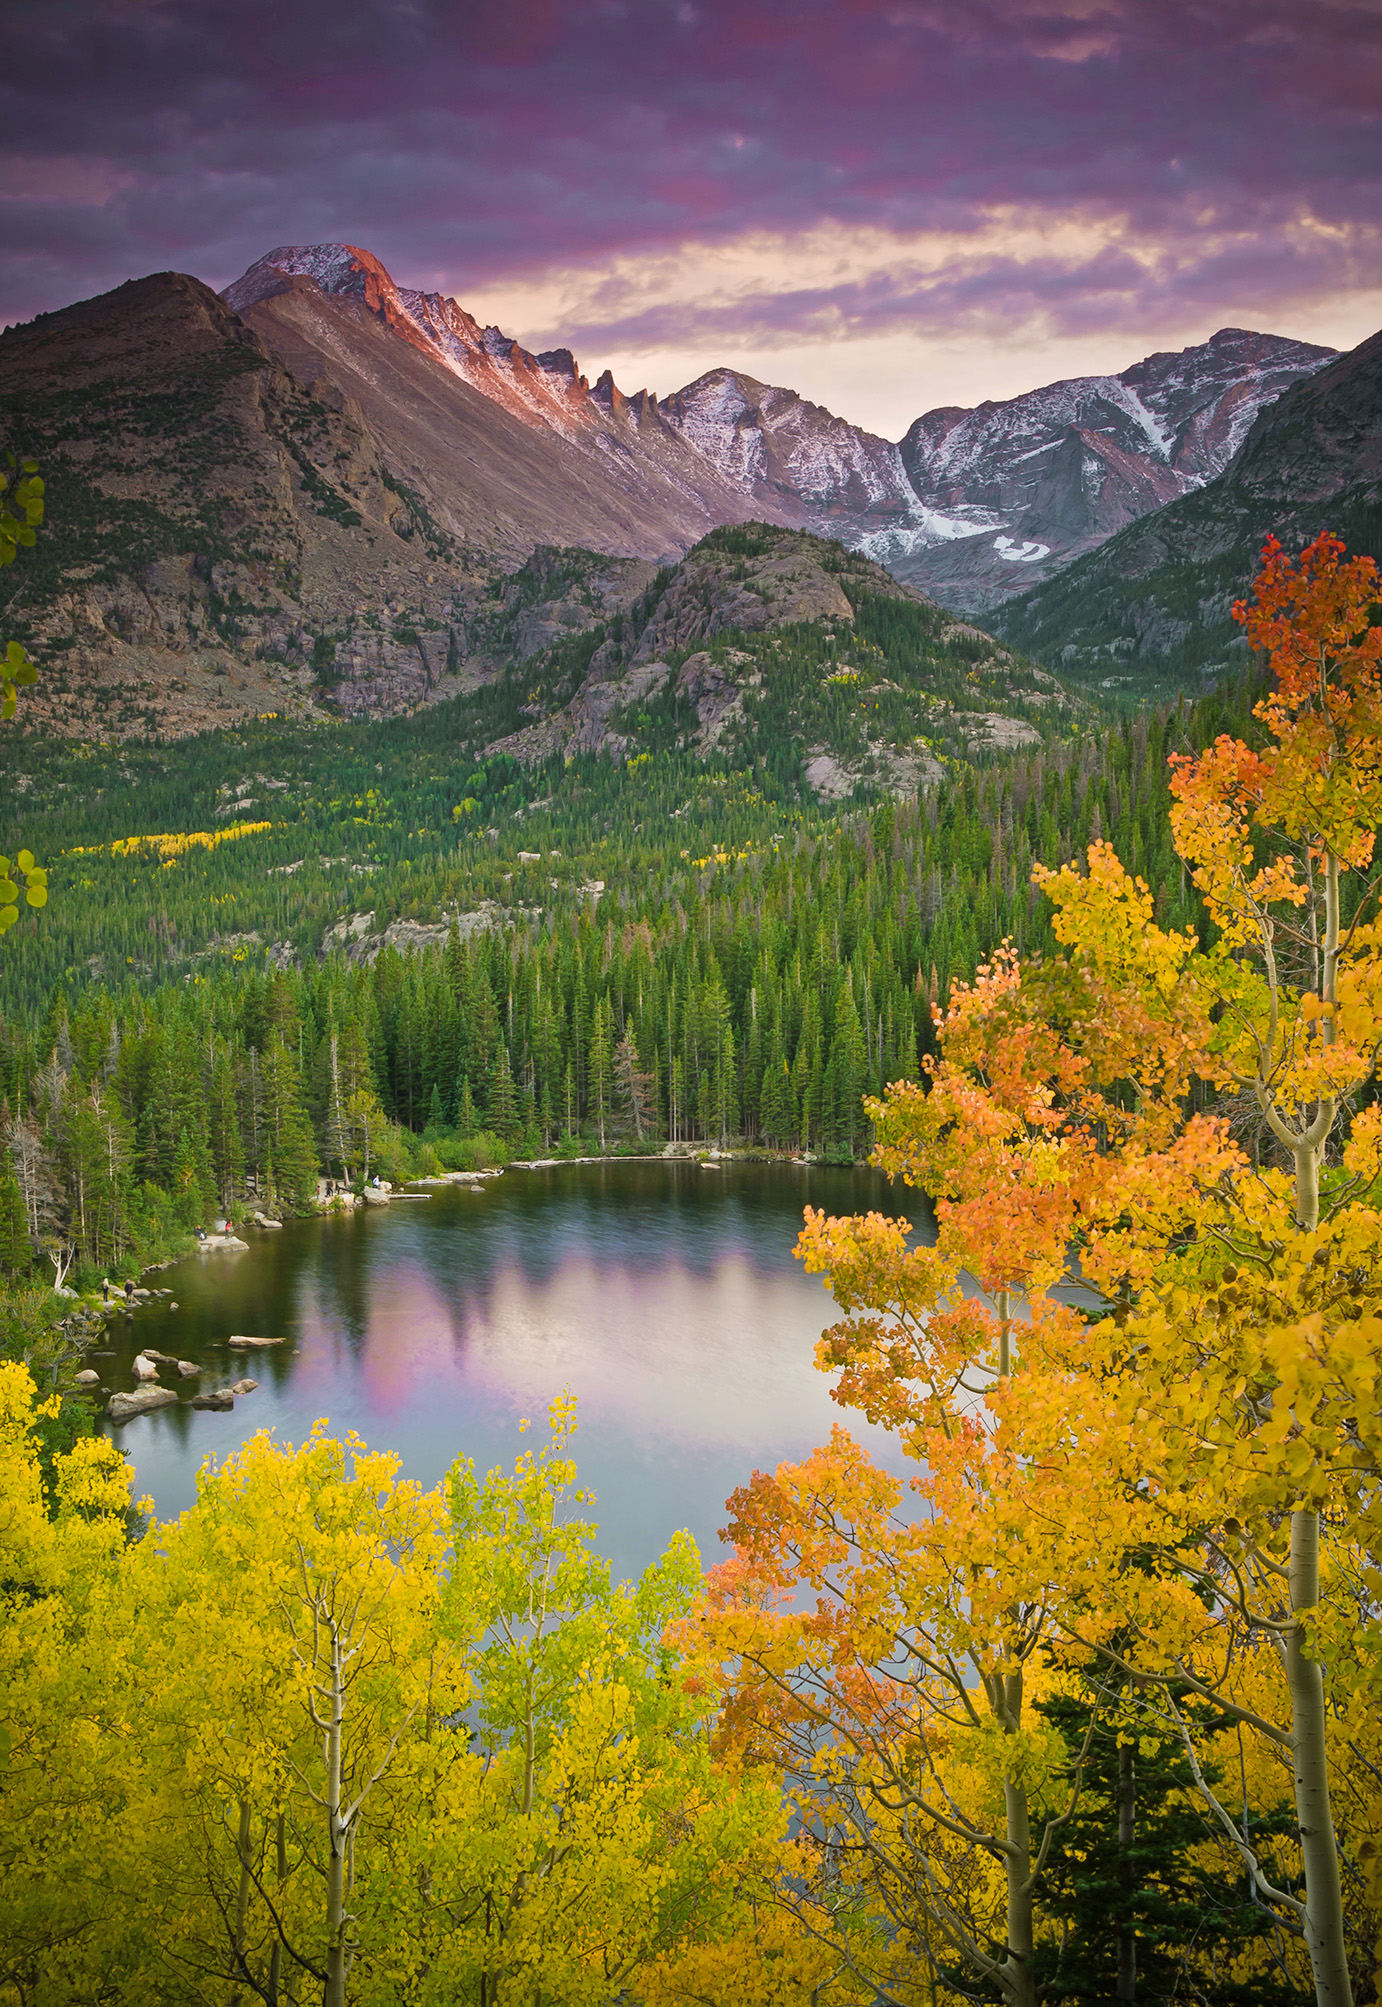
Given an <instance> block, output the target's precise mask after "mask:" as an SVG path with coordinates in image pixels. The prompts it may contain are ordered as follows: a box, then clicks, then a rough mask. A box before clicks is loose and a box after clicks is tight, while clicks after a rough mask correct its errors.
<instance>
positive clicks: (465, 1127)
mask: <svg viewBox="0 0 1382 2007" xmlns="http://www.w3.org/2000/svg"><path fill="white" fill-rule="evenodd" d="M479 1128H480V1118H479V1116H478V1115H477V1114H476V1112H475V1102H474V1100H473V1099H472V1097H471V1092H470V1082H469V1081H468V1080H467V1079H466V1078H465V1076H464V1075H462V1076H461V1087H460V1099H459V1103H458V1106H457V1109H456V1133H457V1134H458V1135H460V1136H474V1135H477V1134H478V1133H479Z"/></svg>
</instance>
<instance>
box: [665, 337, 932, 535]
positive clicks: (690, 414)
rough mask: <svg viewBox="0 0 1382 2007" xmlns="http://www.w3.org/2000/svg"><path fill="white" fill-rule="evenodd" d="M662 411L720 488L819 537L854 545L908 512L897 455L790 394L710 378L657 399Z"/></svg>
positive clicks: (716, 373)
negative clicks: (755, 499)
mask: <svg viewBox="0 0 1382 2007" xmlns="http://www.w3.org/2000/svg"><path fill="white" fill-rule="evenodd" d="M661 410H662V414H663V417H664V418H665V419H666V420H667V422H668V423H669V424H671V425H674V426H675V427H676V428H677V430H678V431H679V432H680V433H681V436H682V437H683V439H686V440H689V441H690V443H691V444H692V445H693V446H696V447H698V448H699V450H700V451H701V452H702V453H704V454H705V456H706V458H707V459H708V460H710V461H712V462H713V463H714V465H715V466H716V467H717V468H718V469H719V471H720V473H721V474H723V475H724V477H725V479H726V480H729V481H733V482H734V483H735V485H736V486H737V487H739V488H741V489H742V490H743V491H744V493H745V494H746V495H749V494H752V495H758V494H762V493H765V492H766V493H769V494H775V495H778V496H780V497H781V498H782V500H783V502H784V503H785V504H787V505H789V506H790V504H791V503H792V502H795V503H797V504H799V505H800V506H801V507H802V508H804V509H805V511H806V516H807V520H808V522H809V523H810V526H811V528H812V529H814V530H817V531H819V532H820V533H822V534H824V535H826V536H837V537H840V538H841V539H842V540H843V541H844V542H846V543H858V542H860V541H862V539H863V538H864V537H865V536H867V535H869V534H870V533H871V532H873V531H874V530H877V529H879V528H881V527H886V526H887V525H888V524H889V523H890V522H893V521H896V522H898V523H901V524H905V523H907V522H909V521H910V520H911V518H912V516H913V514H914V512H915V508H916V496H915V494H914V492H913V490H912V485H911V483H910V481H909V480H908V478H907V469H906V467H905V466H904V465H903V462H902V455H901V453H900V451H899V449H898V448H897V447H896V446H894V445H893V444H892V443H891V442H890V441H889V440H887V439H880V438H879V437H878V436H877V434H876V433H873V432H864V431H862V430H861V429H860V427H859V426H857V425H851V424H849V422H848V421H847V420H846V419H843V418H836V417H835V415H834V413H833V412H830V411H826V410H825V409H824V408H823V406H821V405H819V404H811V403H809V402H808V401H807V399H806V398H804V397H799V396H798V395H797V393H796V391H794V390H782V389H779V388H778V387H777V386H776V385H774V384H770V383H759V382H758V381H757V379H756V378H755V377H752V376H746V375H745V374H744V373H743V372H742V371H741V370H734V369H712V370H710V371H709V372H708V373H707V374H706V375H705V376H699V377H697V379H696V381H695V382H694V383H689V384H687V386H686V388H685V389H684V390H678V391H675V392H674V393H673V394H672V395H671V396H670V397H666V398H664V399H663V401H662V405H661Z"/></svg>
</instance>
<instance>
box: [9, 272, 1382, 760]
mask: <svg viewBox="0 0 1382 2007" xmlns="http://www.w3.org/2000/svg"><path fill="white" fill-rule="evenodd" d="M1375 348H1376V344H1365V345H1364V348H1363V349H1360V350H1357V351H1354V352H1353V354H1352V355H1351V356H1343V357H1338V356H1335V355H1333V353H1332V352H1331V351H1327V350H1323V349H1319V348H1312V347H1310V346H1308V345H1306V344H1303V343H1299V342H1292V341H1287V340H1284V339H1281V338H1278V337H1275V336H1271V335H1260V334H1250V333H1245V332H1242V331H1240V330H1233V329H1227V330H1223V331H1221V332H1220V333H1219V334H1217V335H1215V336H1214V337H1213V338H1212V339H1211V340H1210V341H1208V342H1205V343H1203V344H1201V345H1199V346H1197V347H1194V348H1190V349H1186V350H1183V351H1181V352H1180V353H1179V354H1174V355H1155V356H1152V357H1149V358H1148V359H1147V360H1145V361H1144V362H1142V363H1139V364H1137V365H1136V366H1135V367H1133V368H1132V369H1129V370H1126V371H1124V372H1123V373H1122V374H1121V375H1119V376H1116V377H1106V378H1105V377H1100V378H1079V379H1073V380H1071V381H1070V382H1067V383H1062V384H1056V385H1052V386H1049V387H1048V388H1046V389H1044V390H1037V391H1033V392H1031V393H1029V394H1028V395H1027V396H1025V397H1020V398H1014V399H1010V400H1008V401H1006V402H1004V403H991V404H984V405H980V406H979V407H977V408H976V409H975V410H972V411H963V410H958V409H945V410H938V411H932V412H928V413H927V414H925V415H924V416H923V417H921V418H919V419H918V420H917V421H916V423H915V424H914V425H912V426H911V427H910V428H909V430H908V432H907V434H906V436H905V437H904V438H903V439H902V440H901V441H900V442H897V443H892V442H889V441H887V440H884V439H881V438H878V437H876V436H875V435H873V434H870V433H868V432H865V431H863V430H861V429H860V428H858V427H856V426H852V425H850V424H848V423H847V422H846V421H845V420H843V419H841V418H838V417H835V416H833V415H832V414H831V413H830V412H828V411H825V410H823V409H822V408H821V407H820V406H818V405H815V404H812V403H809V402H808V401H807V400H805V399H804V398H801V397H799V396H798V395H797V394H796V393H795V392H793V391H791V390H786V389H781V388H776V387H773V386H770V385H764V384H761V383H758V382H756V381H755V380H753V379H752V378H749V377H747V376H744V375H743V374H742V373H739V372H735V371H731V370H713V371H711V372H709V373H708V374H707V375H705V376H703V377H701V378H699V379H698V380H697V381H696V382H695V383H692V384H689V385H687V386H686V387H685V388H684V389H683V390H680V391H678V392H676V393H675V394H674V395H672V396H670V397H666V398H663V399H661V400H659V399H658V398H656V397H654V396H652V395H650V394H648V393H647V392H641V391H640V392H639V393H637V394H636V395H634V396H625V395H624V394H623V393H622V392H621V391H620V390H619V389H618V387H617V386H616V385H615V384H614V382H613V381H612V379H611V377H610V376H609V375H608V374H606V375H604V376H602V377H600V378H599V379H598V380H597V381H596V382H595V383H593V384H592V383H590V382H589V380H588V379H587V377H586V376H584V375H583V374H582V373H581V371H580V370H579V368H578V366H577V363H576V361H575V360H574V358H573V357H572V355H571V354H570V352H569V351H568V350H566V349H553V350H548V351H545V352H543V353H541V354H532V353H530V352H529V351H527V350H525V349H523V348H522V347H520V345H519V344H518V343H516V342H514V341H511V340H510V339H509V338H508V337H507V336H505V335H503V334H502V333H500V331H499V330H498V329H496V328H482V327H480V326H479V325H478V324H477V323H476V321H475V320H474V319H473V318H472V317H471V316H470V315H468V314H467V313H466V312H465V311H464V310H463V309H462V308H461V307H460V306H458V305H457V304H456V302H455V301H453V300H449V299H446V298H444V297H442V296H441V295H438V294H424V293H419V292H414V291H410V290H408V289H406V288H401V287H399V286H397V285H395V283H394V281H393V280H392V278H391V277H390V275H389V274H388V272H387V271H386V270H385V269H384V267H383V266H382V265H381V264H380V263H379V261H378V260H377V259H375V258H373V257H371V256H370V254H369V253H368V252H365V251H361V250H358V249H356V248H354V247H352V246H349V245H335V244H332V245H316V246H308V247H296V248H287V249H282V250H278V251H274V252H271V253H270V254H269V255H268V256H267V257H265V258H263V259H260V260H259V261H258V262H257V263H256V264H255V265H254V266H252V267H251V268H250V270H249V271H248V272H247V273H246V274H245V275H244V277H243V278H242V279H239V280H237V281H236V282H235V284H234V285H233V286H230V287H228V288H227V289H226V292H225V294H224V296H220V297H218V296H217V295H216V294H214V293H213V292H211V291H210V290H209V289H208V288H207V287H205V286H204V285H202V284H201V283H200V282H199V281H198V280H196V279H193V278H189V277H187V276H185V275H181V274H177V273H164V274H157V275H154V276H152V277H150V278H147V279H141V280H136V281H132V282H130V283H129V284H127V285H125V286H121V287H118V288H117V289H116V290H115V291H113V292H111V293H107V294H104V295H102V296H101V297H100V298H98V299H94V300H89V301H85V302H82V303H79V304H78V305H76V306H73V307H69V308H66V309H63V310H62V311H61V312H58V313H54V314H47V315H43V316H40V317H39V318H38V319H37V320H35V321H32V322H29V323H27V324H26V325H23V326H20V327H12V328H9V329H7V330H5V331H4V332H3V334H0V445H12V446H15V447H18V448H21V449H22V450H24V451H26V452H33V453H35V454H36V455H37V456H38V457H39V458H40V459H41V461H42V462H43V465H44V471H45V474H46V475H47V476H48V477H49V483H50V485H49V497H50V505H51V506H50V525H49V527H47V528H45V531H44V534H43V537H42V538H41V540H40V544H39V547H38V549H37V550H36V551H35V552H34V553H31V554H28V555H27V556H26V560H25V562H24V563H22V564H20V565H16V566H15V567H14V568H13V570H12V571H10V572H9V573H7V575H6V578H5V581H4V589H3V592H0V615H3V618H4V621H5V629H4V638H9V636H10V635H14V636H15V637H16V638H18V639H21V640H25V641H27V642H29V643H30V645H31V646H32V647H33V648H34V650H35V652H36V653H38V654H39V655H40V659H41V660H42V661H43V663H44V666H45V674H44V677H43V681H42V683H41V684H40V686H39V687H38V688H37V689H36V690H35V691H33V692H31V693H29V700H28V701H27V702H26V709H25V716H26V718H27V719H28V720H30V721H31V722H33V723H36V724H42V723H47V724H50V725H53V726H55V727H57V728H58V729H60V730H63V731H67V732H71V733H78V734H87V733H91V732H101V733H114V734H117V735H129V734H131V733H140V732H150V733H156V734H159V735H165V736H176V735H178V734H181V733H185V732H190V731H196V730H200V729H203V728H205V727H207V726H210V725H214V724H222V723H227V722H230V721H233V720H234V719H235V718H238V717H243V716H245V715H247V714H248V715H253V714H257V713H259V712H261V711H278V712H280V713H285V714H293V713H303V714H312V713H314V712H317V711H319V710H320V709H321V708H322V707H323V706H324V705H325V706H327V707H328V708H331V709H335V710H337V711H344V712H346V713H347V714H369V715H384V714H388V713H390V712H396V711H398V710H403V709H410V708H412V707H414V706H416V705H418V704H421V703H427V702H432V701H435V700H436V699H437V698H439V697H442V696H446V695H449V694H453V693H455V692H456V691H458V690H463V689H466V688H474V687H476V686H477V684H479V683H483V682H484V681H485V680H486V679H487V678H490V677H492V676H494V675H495V674H496V673H497V672H498V670H499V668H500V666H501V665H502V662H503V661H505V660H512V659H523V658H525V657H527V656H529V655H531V654H532V653H534V652H535V651H540V650H543V649H550V648H552V647H554V646H558V645H559V644H560V642H561V638H562V634H563V632H564V631H566V629H568V628H569V629H570V631H571V632H572V633H575V632H578V631H579V630H580V629H582V628H588V627H589V626H590V625H591V623H592V622H597V621H612V620H617V619H619V618H620V616H621V614H622V612H623V611H624V609H625V608H627V607H629V606H631V605H632V604H633V603H634V602H635V601H636V600H637V598H638V596H639V595H640V594H642V593H644V592H645V591H647V590H648V589H649V588H650V587H651V586H652V584H653V582H654V579H655V575H656V572H657V567H658V566H659V565H660V564H661V565H667V564H671V563H676V562H677V561H679V560H680V559H681V557H682V556H684V554H685V553H686V552H688V551H689V550H691V549H692V547H693V546H697V545H699V544H700V542H701V541H702V540H703V539H704V538H705V536H706V535H707V534H708V533H709V532H711V531H713V530H715V529H716V528H717V527H718V526H721V525H727V524H735V523H740V522H744V521H748V520H755V521H758V522H761V523H766V524H768V525H770V526H773V527H775V528H777V529H788V530H794V531H798V532H801V531H805V532H810V533H812V534H814V535H816V536H820V537H825V538H828V539H831V540H836V541H838V542H840V543H843V544H844V545H846V546H847V547H849V548H851V549H852V550H854V551H855V552H857V553H858V554H859V556H860V558H861V559H864V560H867V561H870V562H876V563H880V564H882V565H885V566H886V567H887V569H888V571H890V572H891V573H892V574H893V576H894V577H895V578H897V579H899V580H900V581H902V582H904V583H905V584H906V586H907V587H908V588H910V590H911V593H912V594H913V596H914V598H915V599H917V600H920V599H923V598H928V597H929V599H931V600H933V601H935V602H936V603H938V605H940V606H942V607H944V608H945V609H947V611H948V612H949V613H952V614H953V613H957V612H958V613H960V614H962V615H965V614H969V613H971V612H976V613H977V617H978V618H979V619H980V620H981V621H982V622H983V624H984V625H985V626H988V627H994V628H1001V631H1002V633H1003V635H1004V637H1005V639H1007V640H1009V641H1010V642H1011V643H1014V644H1015V645H1016V646H1017V647H1019V648H1020V649H1022V650H1024V651H1025V652H1026V653H1027V654H1028V655H1032V656H1035V657H1037V658H1038V659H1040V660H1043V661H1045V662H1047V663H1048V664H1049V665H1050V666H1051V667H1052V668H1054V669H1055V670H1056V671H1057V672H1058V673H1059V674H1061V675H1062V676H1063V677H1064V676H1067V675H1068V676H1069V677H1070V678H1071V679H1073V680H1074V681H1076V682H1081V681H1083V682H1086V683H1090V682H1092V683H1095V684H1098V685H1106V686H1108V687H1110V688H1115V689H1117V688H1120V687H1123V688H1127V689H1129V690H1135V689H1137V688H1140V687H1142V686H1141V684H1139V682H1138V678H1139V676H1140V675H1141V674H1142V667H1139V666H1138V665H1139V664H1141V665H1143V666H1145V664H1146V663H1148V662H1151V661H1153V659H1154V658H1155V659H1156V660H1157V661H1158V662H1160V665H1161V670H1162V671H1164V670H1165V669H1166V666H1167V662H1168V661H1169V659H1170V658H1169V657H1168V656H1167V650H1168V649H1169V650H1170V651H1171V652H1172V654H1174V651H1175V650H1176V649H1177V648H1180V649H1181V652H1182V655H1183V656H1184V663H1185V666H1186V673H1187V674H1188V675H1190V676H1191V678H1192V680H1196V679H1197V678H1198V674H1199V671H1200V669H1201V668H1202V667H1206V666H1208V667H1211V668H1212V666H1213V664H1214V662H1215V661H1217V660H1218V658H1219V656H1220V655H1222V654H1223V651H1224V647H1225V646H1226V645H1227V639H1226V637H1225V636H1223V635H1222V634H1221V630H1222V629H1223V628H1224V627H1225V625H1226V608H1227V604H1228V599H1229V597H1230V596H1231V595H1232V593H1233V592H1235V591H1240V590H1241V589H1242V587H1243V585H1244V584H1245V582H1246V578H1247V576H1248V574H1249V573H1250V571H1251V565H1252V555H1253V538H1254V537H1257V536H1258V529H1259V527H1260V526H1261V525H1262V524H1263V523H1265V526H1266V527H1272V521H1268V520H1267V518H1269V517H1271V518H1273V519H1275V518H1280V519H1281V521H1282V523H1283V524H1284V525H1285V526H1288V527H1290V526H1294V527H1295V528H1296V529H1298V531H1299V533H1300V534H1301V535H1302V536H1303V535H1305V534H1311V533H1313V529H1314V528H1316V527H1321V526H1323V522H1324V519H1325V518H1326V517H1328V518H1329V519H1330V520H1331V521H1332V520H1333V516H1332V515H1331V511H1334V509H1335V498H1337V497H1344V498H1345V499H1346V500H1347V503H1348V507H1350V508H1353V509H1354V510H1355V513H1356V512H1357V511H1358V510H1362V511H1363V514H1362V515H1361V516H1359V523H1360V525H1362V527H1363V529H1364V530H1365V531H1366V525H1367V522H1368V521H1371V518H1370V517H1368V516H1367V510H1368V509H1369V508H1373V507H1374V506H1375V494H1376V472H1377V470H1376V466H1375V464H1374V461H1375V457H1376V452H1375V449H1376V440H1377V383H1376V366H1375ZM1370 357H1372V358H1373V359H1371V360H1370V359H1369V358H1370ZM1278 400H1279V401H1278ZM1369 455H1372V456H1373V458H1372V459H1370V458H1369ZM1369 469H1371V472H1370V471H1369ZM1369 483H1371V486H1369ZM1369 496H1372V497H1373V498H1374V500H1373V501H1369V499H1368V498H1369ZM1283 512H1284V513H1283ZM1367 534H1371V532H1367ZM1258 540H1259V541H1260V538H1258ZM795 561H796V560H794V562H795ZM801 561H802V562H806V560H805V559H802V560H801ZM811 562H813V563H814V562H815V561H814V560H812V561H811ZM573 564H574V570H573V569H572V565H573ZM1216 565H1217V566H1218V570H1217V571H1216V570H1215V569H1214V567H1215V566H1216ZM1206 566H1208V570H1205V569H1204V567H1206ZM1196 567H1199V568H1200V569H1196ZM575 576H579V577H580V579H581V580H582V581H583V583H582V585H581V588H580V591H579V593H577V594H576V595H575V596H574V597H573V596H572V593H571V592H570V591H568V589H567V587H566V586H565V585H562V586H560V588H559V589H555V588H554V589H553V590H551V591H549V590H548V586H547V585H546V584H544V583H543V581H544V580H550V579H552V578H557V577H560V578H563V579H565V578H567V577H575ZM688 576H689V575H688ZM695 577H696V578H697V579H699V578H700V577H701V573H700V572H697V573H696V574H695ZM1129 579H1135V580H1142V581H1143V582H1144V583H1143V584H1138V585H1136V586H1135V587H1130V586H1129V585H1128V584H1127V581H1128V580H1129ZM1148 581H1150V583H1148ZM1168 581H1170V583H1168ZM1187 581H1189V583H1187ZM1032 587H1035V588H1036V589H1035V590H1025V591H1023V592H1022V593H1021V594H1020V595H1019V594H1018V588H1032ZM696 589H697V590H699V589H700V588H699V586H697V588H696ZM1187 593H1190V594H1191V599H1190V601H1187V600H1186V594H1187ZM1195 593H1198V594H1199V598H1198V599H1195V598H1194V594H1195ZM1201 602H1202V603H1201ZM745 603H746V604H747V601H746V602H745ZM1005 603H1006V605H1007V608H1008V610H1007V611H1004V610H1003V609H1004V605H1005ZM1197 623H1198V624H1197ZM1216 623H1217V624H1216ZM1206 635H1212V636H1213V637H1214V638H1213V639H1212V641H1208V642H1206V641H1205V640H1204V636H1206ZM1196 636H1198V637H1199V638H1198V639H1196V638H1195V637H1196ZM1187 637H1189V638H1187ZM1187 651H1188V652H1187ZM1216 651H1217V653H1216ZM1134 658H1135V659H1134ZM1177 659H1179V658H1177ZM1130 663H1132V664H1133V666H1132V667H1130V666H1129V664H1130ZM1171 668H1172V670H1173V671H1174V669H1175V664H1174V663H1172V664H1171ZM1159 673H1160V672H1159ZM1176 673H1178V672H1176ZM1117 679H1123V681H1122V682H1121V683H1120V682H1119V681H1118V680H1117ZM1154 680H1155V679H1154ZM1164 681H1165V677H1164V675H1163V677H1162V682H1163V683H1164ZM1146 687H1147V688H1148V689H1150V688H1152V687H1153V684H1152V683H1148V684H1147V686H1146ZM1156 687H1158V688H1159V687H1162V685H1161V684H1157V685H1156ZM998 708H1000V709H1001V705H1000V706H999V707H998ZM577 725H578V721H577V723H573V724H572V731H573V733H575V734H576V736H577V737H579V732H578V729H577Z"/></svg>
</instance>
